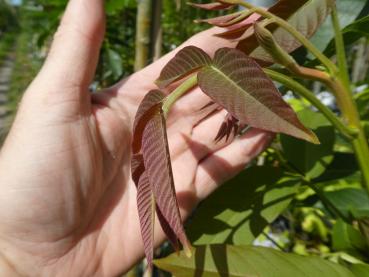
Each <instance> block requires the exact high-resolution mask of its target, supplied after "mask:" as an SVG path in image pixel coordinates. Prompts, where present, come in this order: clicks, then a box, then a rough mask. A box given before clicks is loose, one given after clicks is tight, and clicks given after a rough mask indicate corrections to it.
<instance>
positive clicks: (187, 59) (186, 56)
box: [156, 46, 211, 88]
mask: <svg viewBox="0 0 369 277" xmlns="http://www.w3.org/2000/svg"><path fill="white" fill-rule="evenodd" d="M210 62H211V59H210V57H209V55H208V54H206V53H205V52H204V51H203V50H201V49H200V48H198V47H195V46H187V47H185V48H183V49H182V50H180V51H179V52H178V53H177V54H176V55H175V57H174V58H173V59H172V60H170V62H169V63H167V64H166V65H165V67H164V68H163V70H162V71H161V73H160V77H159V79H158V80H157V81H156V84H157V85H158V86H159V87H160V88H164V87H166V86H168V85H169V84H171V83H172V82H175V81H177V80H179V79H181V78H183V77H185V76H187V75H188V74H190V73H192V72H194V71H195V70H197V69H199V68H201V67H203V66H204V65H207V64H209V63H210Z"/></svg>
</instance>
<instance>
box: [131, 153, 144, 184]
mask: <svg viewBox="0 0 369 277" xmlns="http://www.w3.org/2000/svg"><path fill="white" fill-rule="evenodd" d="M144 171H145V165H144V162H143V157H142V154H140V153H138V154H133V156H132V159H131V175H132V180H133V182H134V183H135V185H136V187H138V182H139V180H140V177H141V175H142V173H144Z"/></svg>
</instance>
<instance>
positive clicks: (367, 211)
mask: <svg viewBox="0 0 369 277" xmlns="http://www.w3.org/2000/svg"><path fill="white" fill-rule="evenodd" d="M324 195H325V197H326V198H328V200H329V201H330V202H331V203H332V204H333V205H334V206H335V207H336V208H337V209H339V210H340V212H341V213H342V214H344V215H345V216H346V217H350V216H353V215H354V214H360V215H361V216H364V215H366V216H369V197H368V195H367V193H366V192H365V191H364V190H362V189H356V188H345V189H340V190H336V191H327V192H324Z"/></svg>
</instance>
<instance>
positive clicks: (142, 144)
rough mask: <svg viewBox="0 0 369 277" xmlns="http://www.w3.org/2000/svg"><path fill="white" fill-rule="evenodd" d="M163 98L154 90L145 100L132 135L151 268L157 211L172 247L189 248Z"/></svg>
mask: <svg viewBox="0 0 369 277" xmlns="http://www.w3.org/2000/svg"><path fill="white" fill-rule="evenodd" d="M164 96H165V95H164V93H162V92H161V91H159V90H152V91H150V92H149V93H148V94H147V95H146V96H145V97H144V99H143V101H142V102H141V104H140V106H139V108H138V111H137V114H136V118H135V122H134V132H133V138H134V139H133V144H132V150H133V151H132V152H133V157H132V162H131V172H132V179H133V181H134V182H135V184H136V186H137V207H138V214H139V219H140V226H141V235H142V239H143V243H144V250H145V254H146V257H147V260H148V263H149V265H151V264H152V258H153V246H154V222H155V210H156V211H157V214H158V218H159V222H160V224H161V226H162V228H163V231H164V232H165V233H166V235H167V236H168V238H169V239H170V241H171V242H172V244H173V246H174V247H175V248H177V249H178V239H179V240H180V241H181V242H182V244H183V245H184V247H185V249H189V243H188V240H187V237H186V234H185V232H184V228H183V225H182V221H181V217H180V213H179V208H178V203H177V199H176V194H175V188H174V181H173V173H172V168H171V162H170V155H169V149H168V142H167V135H166V124H165V118H164V116H163V111H162V107H161V106H162V102H163V99H164ZM177 238H178V239H177Z"/></svg>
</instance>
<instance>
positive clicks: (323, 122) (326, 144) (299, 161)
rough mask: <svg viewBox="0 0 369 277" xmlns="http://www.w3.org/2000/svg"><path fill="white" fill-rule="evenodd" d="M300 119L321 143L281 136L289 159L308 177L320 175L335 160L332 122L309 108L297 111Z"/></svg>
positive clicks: (284, 150)
mask: <svg viewBox="0 0 369 277" xmlns="http://www.w3.org/2000/svg"><path fill="white" fill-rule="evenodd" d="M297 115H298V117H299V119H300V120H301V121H302V123H303V124H304V125H305V126H307V127H308V128H310V129H312V130H313V131H314V133H315V134H316V135H317V136H318V138H319V140H320V142H321V144H319V145H313V144H311V143H308V142H305V141H301V140H298V139H295V138H292V137H289V136H285V135H282V136H281V144H282V147H283V152H284V154H285V157H286V158H287V160H288V161H289V162H290V163H291V164H292V165H294V167H295V168H296V169H297V170H298V171H299V172H300V173H302V174H304V175H305V176H306V177H308V178H310V179H313V178H317V177H318V176H320V175H321V174H322V173H323V172H324V171H325V169H326V168H327V167H328V166H329V164H330V163H331V162H332V161H333V157H334V153H333V145H334V142H335V132H334V128H333V126H332V124H331V123H330V122H329V121H328V120H327V119H326V118H325V117H324V116H323V115H322V114H320V113H318V112H314V111H312V110H309V109H305V110H302V111H299V112H298V113H297Z"/></svg>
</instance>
